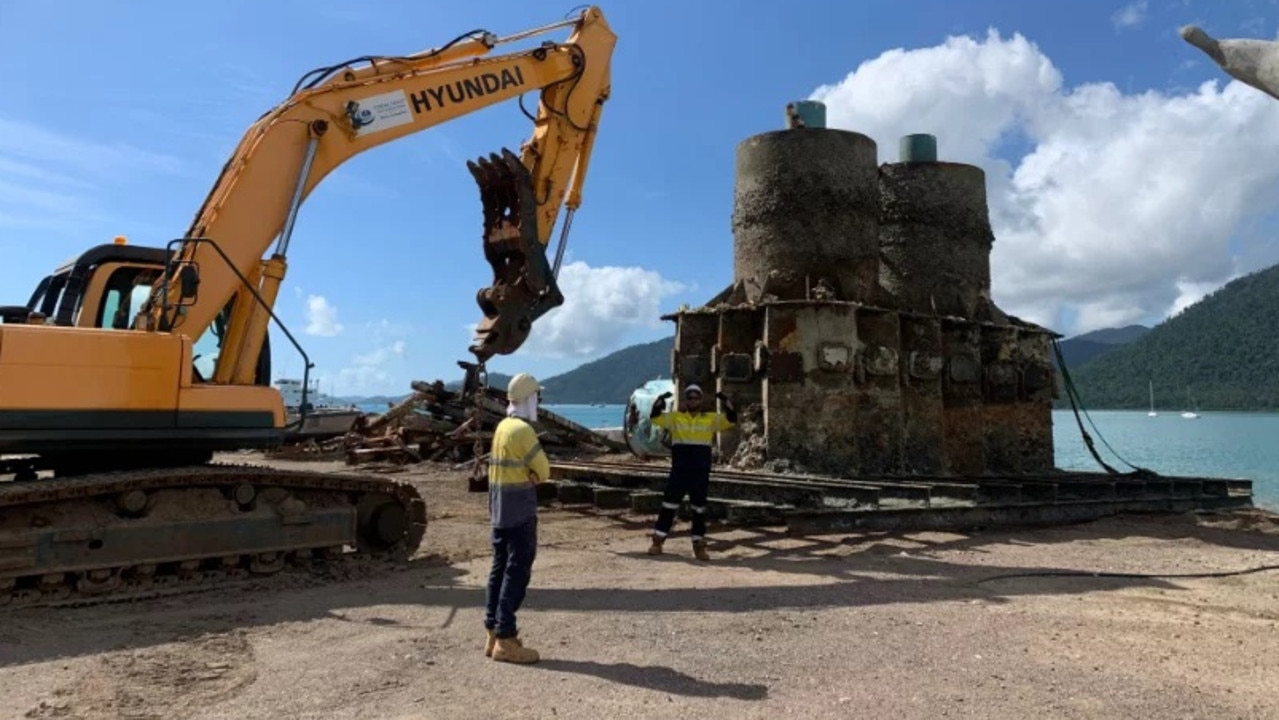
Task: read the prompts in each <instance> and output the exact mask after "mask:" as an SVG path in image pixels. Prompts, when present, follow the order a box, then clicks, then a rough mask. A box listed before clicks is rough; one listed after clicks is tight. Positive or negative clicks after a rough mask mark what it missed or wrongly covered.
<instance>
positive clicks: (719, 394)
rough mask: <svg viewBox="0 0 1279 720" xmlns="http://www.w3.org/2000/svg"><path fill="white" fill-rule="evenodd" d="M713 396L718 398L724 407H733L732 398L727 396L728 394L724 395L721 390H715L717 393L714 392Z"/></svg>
mask: <svg viewBox="0 0 1279 720" xmlns="http://www.w3.org/2000/svg"><path fill="white" fill-rule="evenodd" d="M715 397H716V399H718V400H719V401H720V402H722V403H724V407H726V408H728V409H730V410H731V409H732V408H733V400H732V398H730V397H728V396H727V395H725V394H724V393H723V392H717V393H715Z"/></svg>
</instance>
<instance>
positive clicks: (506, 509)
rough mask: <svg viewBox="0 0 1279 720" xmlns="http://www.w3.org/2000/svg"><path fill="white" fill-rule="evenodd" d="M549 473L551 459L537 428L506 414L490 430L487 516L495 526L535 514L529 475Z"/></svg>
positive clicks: (534, 491) (546, 476)
mask: <svg viewBox="0 0 1279 720" xmlns="http://www.w3.org/2000/svg"><path fill="white" fill-rule="evenodd" d="M530 472H532V473H535V474H536V475H537V478H538V480H539V481H545V480H547V479H549V478H550V475H551V461H550V460H549V459H547V457H546V453H545V452H544V451H543V450H542V444H541V442H539V441H538V439H537V431H536V430H534V429H533V426H532V425H530V424H528V423H527V422H526V421H524V420H523V419H521V418H516V417H508V418H505V419H503V420H502V422H500V423H498V424H497V428H495V429H494V430H493V445H492V447H491V449H490V450H489V519H490V521H491V522H492V524H493V527H496V528H509V527H515V526H517V525H522V524H524V523H525V522H527V521H528V520H530V519H532V518H533V517H535V516H536V515H537V489H536V488H535V487H534V485H533V481H532V480H530V479H529V473H530Z"/></svg>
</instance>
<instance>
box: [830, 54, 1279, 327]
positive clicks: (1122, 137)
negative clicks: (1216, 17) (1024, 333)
mask: <svg viewBox="0 0 1279 720" xmlns="http://www.w3.org/2000/svg"><path fill="white" fill-rule="evenodd" d="M1185 51H1186V52H1188V53H1198V52H1199V51H1198V50H1195V49H1194V48H1191V47H1189V46H1186V48H1185ZM1177 61H1178V59H1177V58H1176V57H1173V58H1170V59H1169V63H1170V64H1172V63H1175V62H1177ZM1224 79H1228V78H1225V76H1224V75H1223V80H1224ZM813 98H814V99H820V100H823V101H824V102H825V103H826V104H827V108H828V110H827V112H828V122H829V124H830V125H831V126H832V127H840V128H845V129H850V130H856V131H858V132H861V133H864V134H866V135H869V136H871V137H872V138H874V139H875V140H876V142H877V143H878V144H879V148H880V161H881V162H886V161H895V160H896V148H897V141H898V138H899V137H900V136H902V135H905V134H908V133H917V132H927V133H932V134H934V135H936V136H937V138H938V153H939V155H940V156H941V159H943V160H952V161H956V162H966V163H973V164H976V165H979V166H981V167H982V168H983V169H984V170H985V171H986V173H987V176H986V180H987V191H988V196H989V205H990V212H991V222H992V225H993V226H994V230H995V235H996V240H995V245H994V249H993V251H992V256H991V273H992V286H993V294H994V297H995V301H996V302H997V303H998V304H999V305H1000V306H1001V307H1002V308H1003V309H1004V310H1005V311H1007V312H1010V313H1012V314H1014V315H1018V316H1020V317H1025V318H1027V319H1030V320H1034V321H1037V322H1041V323H1044V324H1047V325H1049V326H1053V327H1054V328H1056V329H1058V330H1061V331H1063V332H1067V333H1074V332H1086V331H1088V330H1091V329H1096V328H1098V327H1105V326H1111V325H1118V324H1126V323H1129V322H1139V321H1141V320H1143V319H1147V318H1149V317H1161V316H1165V315H1166V314H1168V313H1169V312H1171V311H1173V310H1174V309H1176V308H1179V307H1182V306H1183V305H1184V303H1185V302H1186V301H1187V299H1188V298H1190V297H1191V296H1192V295H1194V294H1195V293H1201V292H1202V291H1206V290H1211V289H1212V288H1215V287H1217V286H1219V285H1221V284H1222V283H1224V282H1226V281H1228V280H1229V279H1231V278H1232V277H1235V276H1237V275H1239V274H1240V273H1243V272H1248V271H1250V270H1254V269H1256V268H1249V267H1242V266H1240V263H1239V260H1238V257H1243V256H1247V255H1249V254H1251V248H1252V247H1254V246H1255V244H1257V243H1265V242H1268V240H1267V239H1266V238H1264V237H1260V238H1259V237H1256V236H1255V235H1253V236H1252V237H1249V236H1248V235H1244V234H1241V233H1242V231H1243V229H1244V228H1245V227H1246V226H1247V225H1248V224H1249V223H1251V222H1252V221H1254V220H1256V219H1257V218H1258V217H1260V216H1262V215H1265V214H1266V213H1268V212H1269V211H1270V207H1271V205H1272V202H1273V201H1272V199H1273V198H1274V197H1275V194H1276V192H1277V191H1279V134H1276V133H1274V132H1273V128H1274V127H1276V125H1279V103H1276V102H1275V101H1274V100H1273V99H1272V98H1269V97H1268V96H1266V95H1264V94H1262V93H1260V92H1258V91H1256V90H1254V89H1253V88H1250V87H1247V86H1244V85H1241V84H1240V83H1237V82H1233V81H1232V82H1229V83H1227V84H1225V86H1224V88H1221V87H1219V85H1218V83H1216V82H1208V83H1205V84H1203V85H1202V86H1200V87H1198V88H1197V89H1194V90H1192V91H1188V92H1184V93H1178V94H1165V93H1160V92H1156V91H1149V92H1145V93H1141V94H1136V95H1125V94H1123V93H1122V92H1120V91H1119V90H1118V89H1117V88H1116V87H1115V86H1114V85H1113V84H1111V83H1090V84H1086V85H1080V86H1077V87H1074V88H1066V87H1064V85H1063V81H1062V76H1061V73H1060V72H1059V71H1058V70H1057V69H1056V68H1055V67H1054V66H1053V64H1052V62H1051V61H1050V60H1049V58H1048V57H1047V56H1045V55H1044V54H1043V53H1042V52H1041V51H1040V50H1039V48H1038V47H1037V46H1035V45H1034V44H1033V43H1031V42H1029V41H1028V40H1027V39H1025V38H1024V37H1022V36H1021V35H1019V34H1018V35H1014V36H1013V37H1011V38H1008V39H1004V38H1002V37H1001V36H1000V35H999V34H998V33H997V32H995V31H993V30H991V31H989V32H988V34H987V37H986V38H985V39H983V40H976V39H973V38H969V37H957V38H956V37H952V38H948V39H947V40H946V41H945V42H944V43H942V44H941V45H938V46H935V47H930V48H925V49H918V50H900V49H898V50H892V51H889V52H886V53H884V54H882V55H880V56H879V57H878V58H875V59H873V60H870V61H868V62H865V63H863V64H862V65H861V66H860V67H859V68H857V70H856V71H855V72H853V73H851V74H849V75H848V76H847V77H846V78H845V79H844V80H843V81H842V82H839V83H837V84H834V85H826V86H822V87H820V88H818V89H817V90H816V91H815V92H814V93H813ZM1009 139H1012V140H1015V141H1016V142H1017V143H1019V144H1024V145H1025V146H1026V147H1027V148H1028V149H1027V151H1026V152H1025V154H1024V155H1022V156H1020V157H1012V158H1004V157H1001V154H1006V151H1005V150H1003V148H1004V147H1007V145H1006V144H1005V143H1006V141H1007V140H1009ZM1236 234H1239V236H1238V237H1236ZM1232 240H1233V241H1235V242H1236V245H1237V247H1235V248H1234V250H1235V251H1236V252H1237V253H1238V256H1232V247H1231V243H1232ZM1249 243H1252V244H1253V245H1249ZM1187 288H1189V289H1190V290H1189V291H1188V290H1187ZM1066 309H1073V310H1075V311H1077V318H1076V320H1075V321H1074V323H1073V326H1071V327H1060V323H1059V318H1061V317H1062V316H1063V311H1064V310H1066Z"/></svg>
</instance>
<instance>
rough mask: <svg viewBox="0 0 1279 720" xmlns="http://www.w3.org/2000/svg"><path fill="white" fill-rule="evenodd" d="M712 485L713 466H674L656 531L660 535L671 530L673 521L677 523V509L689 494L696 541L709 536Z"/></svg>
mask: <svg viewBox="0 0 1279 720" xmlns="http://www.w3.org/2000/svg"><path fill="white" fill-rule="evenodd" d="M710 484H711V469H710V468H702V467H696V466H694V467H672V468H671V475H670V479H669V480H667V481H666V491H665V492H664V493H662V511H661V512H660V513H658V515H657V526H656V527H655V528H653V530H654V534H656V535H657V536H658V537H660V538H664V537H666V536H667V535H668V534H670V532H671V524H672V523H674V522H675V511H677V510H679V504H680V503H681V502H683V501H684V496H685V495H687V496H688V504H689V507H690V509H692V511H693V541H694V542H697V541H698V540H702V539H703V538H705V537H706V493H707V491H708V489H709V488H710Z"/></svg>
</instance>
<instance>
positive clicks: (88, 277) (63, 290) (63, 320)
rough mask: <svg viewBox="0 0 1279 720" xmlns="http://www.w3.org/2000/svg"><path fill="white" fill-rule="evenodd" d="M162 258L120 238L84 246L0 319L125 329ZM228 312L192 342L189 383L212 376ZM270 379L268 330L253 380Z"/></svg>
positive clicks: (1, 312)
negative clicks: (78, 254)
mask: <svg viewBox="0 0 1279 720" xmlns="http://www.w3.org/2000/svg"><path fill="white" fill-rule="evenodd" d="M167 259H168V251H167V250H165V249H164V248H157V247H146V246H140V245H126V244H124V243H123V242H122V239H117V240H116V241H115V242H114V243H109V244H102V245H98V246H96V247H93V248H90V249H89V250H87V251H85V252H84V253H82V254H81V255H80V256H79V257H77V258H75V259H73V260H71V261H68V262H66V263H64V264H63V265H62V266H60V267H59V268H58V269H57V270H55V271H54V272H53V273H52V274H51V275H49V276H47V277H45V278H44V279H43V280H41V281H40V284H39V285H37V286H36V289H35V291H33V292H32V294H31V297H30V299H28V300H27V304H26V305H6V306H2V307H0V322H3V323H5V324H35V325H60V326H63V327H84V328H103V329H108V330H130V329H132V322H133V317H134V315H135V314H136V313H137V312H138V309H139V308H140V307H142V305H143V304H144V303H145V302H146V301H147V298H148V297H149V296H150V294H151V289H152V285H153V284H154V283H155V281H156V280H157V278H159V277H160V275H161V273H163V272H164V268H165V263H166V261H167ZM233 302H234V301H233ZM230 313H231V303H228V304H227V306H226V307H225V308H223V311H222V313H221V314H220V315H219V316H218V317H217V318H216V319H215V321H214V323H213V324H212V325H211V326H210V327H209V329H208V330H207V331H205V332H204V333H203V334H202V335H201V336H200V337H199V338H198V339H197V340H196V341H195V343H194V348H193V354H194V357H193V361H194V363H193V364H194V369H193V375H194V378H193V379H194V380H195V382H207V381H208V380H209V379H210V378H211V377H212V376H213V367H214V365H215V363H216V362H217V357H218V353H219V351H220V350H221V348H222V339H223V335H224V330H225V328H226V325H227V322H228V321H229V319H230ZM270 382H271V347H270V335H269V334H268V335H267V336H266V337H264V338H263V340H262V350H261V352H260V353H259V356H258V367H257V375H256V378H255V381H254V384H255V385H262V386H269V385H270Z"/></svg>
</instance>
